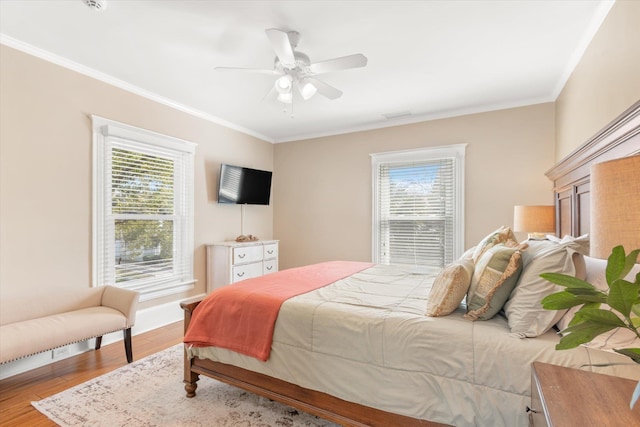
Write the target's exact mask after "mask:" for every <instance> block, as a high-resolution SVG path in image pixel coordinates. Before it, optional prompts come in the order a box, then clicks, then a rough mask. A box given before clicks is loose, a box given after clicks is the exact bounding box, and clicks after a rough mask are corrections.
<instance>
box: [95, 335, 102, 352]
mask: <svg viewBox="0 0 640 427" xmlns="http://www.w3.org/2000/svg"><path fill="white" fill-rule="evenodd" d="M101 345H102V337H96V350H100V346H101Z"/></svg>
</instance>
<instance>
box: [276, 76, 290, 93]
mask: <svg viewBox="0 0 640 427" xmlns="http://www.w3.org/2000/svg"><path fill="white" fill-rule="evenodd" d="M292 86H293V77H291V76H290V75H289V74H285V75H284V76H282V77H280V78H279V79H278V80H276V90H277V91H278V93H279V94H280V95H283V94H287V93H291V87H292Z"/></svg>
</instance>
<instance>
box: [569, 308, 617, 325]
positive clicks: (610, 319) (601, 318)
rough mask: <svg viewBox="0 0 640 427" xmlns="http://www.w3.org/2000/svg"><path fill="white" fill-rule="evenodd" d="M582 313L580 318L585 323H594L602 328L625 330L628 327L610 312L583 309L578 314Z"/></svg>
mask: <svg viewBox="0 0 640 427" xmlns="http://www.w3.org/2000/svg"><path fill="white" fill-rule="evenodd" d="M578 313H580V315H579V317H580V318H581V319H583V320H584V321H592V322H595V323H597V324H598V325H602V326H607V325H609V326H613V327H615V328H624V327H626V326H627V325H626V324H625V323H624V321H623V320H622V319H620V318H619V317H618V316H617V315H616V314H615V313H613V312H611V311H609V310H601V309H599V308H597V309H593V308H588V309H585V308H582V309H580V310H578V311H577V312H576V315H578Z"/></svg>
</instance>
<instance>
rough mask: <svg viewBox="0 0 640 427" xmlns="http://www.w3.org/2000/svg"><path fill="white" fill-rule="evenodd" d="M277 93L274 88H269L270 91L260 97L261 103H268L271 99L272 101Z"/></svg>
mask: <svg viewBox="0 0 640 427" xmlns="http://www.w3.org/2000/svg"><path fill="white" fill-rule="evenodd" d="M277 93H278V92H277V91H276V88H275V87H274V86H271V90H269V92H267V93H266V94H265V95H264V97H262V101H261V102H267V101H270V100H272V99H274V98H275V97H276V96H277Z"/></svg>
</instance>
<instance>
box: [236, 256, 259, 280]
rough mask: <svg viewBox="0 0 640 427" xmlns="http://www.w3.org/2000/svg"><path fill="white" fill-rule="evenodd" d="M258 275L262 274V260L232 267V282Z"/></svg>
mask: <svg viewBox="0 0 640 427" xmlns="http://www.w3.org/2000/svg"><path fill="white" fill-rule="evenodd" d="M258 276H262V261H260V262H254V263H252V264H243V265H236V266H234V267H233V283H236V282H239V281H240V280H244V279H251V278H252V277H258Z"/></svg>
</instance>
